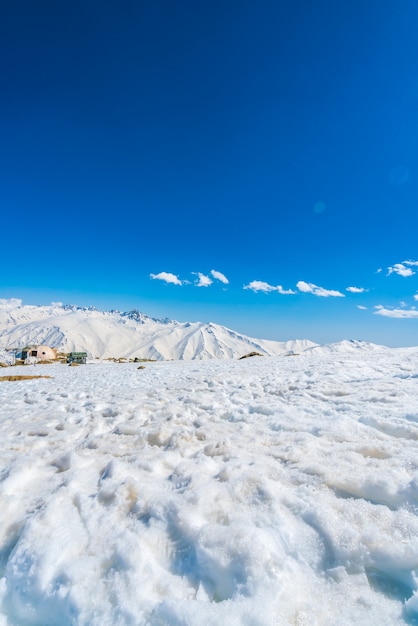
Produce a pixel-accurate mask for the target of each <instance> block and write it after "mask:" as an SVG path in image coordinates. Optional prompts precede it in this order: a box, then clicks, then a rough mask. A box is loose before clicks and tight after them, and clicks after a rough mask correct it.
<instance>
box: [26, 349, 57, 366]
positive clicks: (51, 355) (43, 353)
mask: <svg viewBox="0 0 418 626" xmlns="http://www.w3.org/2000/svg"><path fill="white" fill-rule="evenodd" d="M21 358H22V359H24V360H25V361H26V360H27V359H30V360H31V361H32V362H33V361H53V360H54V359H56V358H57V355H56V353H55V350H54V349H53V348H50V347H49V346H26V348H23V349H22V356H21Z"/></svg>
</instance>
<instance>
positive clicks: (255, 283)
mask: <svg viewBox="0 0 418 626" xmlns="http://www.w3.org/2000/svg"><path fill="white" fill-rule="evenodd" d="M244 289H251V291H254V292H257V291H263V292H264V293H270V292H271V291H277V292H278V293H281V294H282V295H284V296H288V295H292V294H294V293H295V292H294V291H293V290H292V289H283V287H282V286H281V285H276V286H274V285H269V283H265V282H264V281H262V280H252V281H251V282H250V283H248V285H244Z"/></svg>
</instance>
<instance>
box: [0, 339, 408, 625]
mask: <svg viewBox="0 0 418 626" xmlns="http://www.w3.org/2000/svg"><path fill="white" fill-rule="evenodd" d="M10 374H14V375H16V374H25V375H30V374H33V375H35V374H37V375H40V374H41V375H46V374H48V375H51V376H53V378H51V379H39V380H26V381H22V382H1V383H0V406H1V407H2V408H1V421H0V428H1V432H0V442H1V444H0V445H1V454H0V459H1V461H0V462H1V467H0V472H1V474H0V475H1V479H2V482H1V483H0V577H1V582H0V596H1V611H0V613H1V614H2V616H3V617H0V623H1V624H4V625H5V624H7V625H10V626H23V625H33V624H36V625H39V624H42V625H43V626H47V625H60V626H61V625H62V626H65V625H69V624H74V625H89V626H90V625H97V626H99V625H100V626H114V625H121V626H122V625H123V626H125V625H138V624H144V625H149V626H157V625H175V626H180V625H181V626H183V625H184V626H185V625H193V626H197V625H199V626H200V625H202V624H204V625H205V626H207V625H213V626H219V624H228V626H234V625H236V626H238V625H240V626H241V625H247V626H250V625H251V626H258V625H259V626H272V625H282V624H283V625H288V624H293V625H297V626H302V625H309V626H315V625H318V626H319V625H321V626H335V625H336V624H338V625H339V626H343V625H350V626H352V625H353V624H362V625H367V626H370V625H373V624H379V626H382V625H388V626H389V625H390V626H394V625H397V624H416V623H418V619H417V618H418V595H416V592H417V590H418V517H417V513H418V508H417V504H418V500H417V498H418V461H417V459H418V455H417V452H418V349H399V350H389V349H387V350H382V351H381V352H378V351H376V350H374V351H372V352H367V351H357V352H356V351H352V352H351V353H350V352H347V353H345V354H344V353H328V354H327V353H321V352H315V351H313V352H311V353H305V354H302V355H300V356H293V357H274V358H267V357H264V358H260V357H259V358H253V359H246V360H244V361H238V362H237V361H234V362H227V361H216V362H215V361H206V362H182V363H177V362H173V363H152V364H148V365H147V366H146V368H145V369H143V370H138V369H136V366H135V365H130V364H121V365H115V364H97V365H87V366H80V367H76V368H70V367H67V366H63V365H48V366H47V365H36V366H28V367H22V368H17V367H15V368H13V369H3V370H2V371H1V372H0V376H4V375H10Z"/></svg>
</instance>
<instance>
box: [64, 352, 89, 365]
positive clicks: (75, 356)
mask: <svg viewBox="0 0 418 626" xmlns="http://www.w3.org/2000/svg"><path fill="white" fill-rule="evenodd" d="M86 362H87V352H70V354H69V355H68V357H67V363H81V364H85V363H86Z"/></svg>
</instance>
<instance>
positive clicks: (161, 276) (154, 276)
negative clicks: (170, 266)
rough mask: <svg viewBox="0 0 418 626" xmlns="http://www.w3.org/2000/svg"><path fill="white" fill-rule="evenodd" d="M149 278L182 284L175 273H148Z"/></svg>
mask: <svg viewBox="0 0 418 626" xmlns="http://www.w3.org/2000/svg"><path fill="white" fill-rule="evenodd" d="M150 278H152V279H154V280H163V281H165V282H166V283H171V284H172V285H182V284H183V283H182V282H181V280H180V279H179V277H178V276H176V275H175V274H171V273H170V272H160V273H159V274H150Z"/></svg>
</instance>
